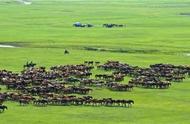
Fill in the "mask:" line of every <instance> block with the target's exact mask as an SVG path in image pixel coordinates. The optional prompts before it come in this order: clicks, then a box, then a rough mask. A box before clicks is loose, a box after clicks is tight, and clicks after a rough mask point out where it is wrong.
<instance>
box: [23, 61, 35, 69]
mask: <svg viewBox="0 0 190 124" xmlns="http://www.w3.org/2000/svg"><path fill="white" fill-rule="evenodd" d="M34 66H36V63H33V62H32V61H31V62H28V61H27V62H26V64H25V65H24V66H23V67H24V68H33V67H34Z"/></svg>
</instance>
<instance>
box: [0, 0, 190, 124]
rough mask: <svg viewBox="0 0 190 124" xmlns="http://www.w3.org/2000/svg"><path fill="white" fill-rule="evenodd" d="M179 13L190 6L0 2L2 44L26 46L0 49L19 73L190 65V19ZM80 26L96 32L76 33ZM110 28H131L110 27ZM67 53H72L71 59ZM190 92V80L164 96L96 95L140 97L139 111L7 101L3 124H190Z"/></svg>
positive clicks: (146, 0) (125, 0)
mask: <svg viewBox="0 0 190 124" xmlns="http://www.w3.org/2000/svg"><path fill="white" fill-rule="evenodd" d="M7 1H12V2H10V3H6V2H7ZM180 13H190V0H183V1H182V0H151V1H150V0H98V1H97V0H96V1H95V0H56V1H55V0H33V4H32V5H29V6H24V5H21V4H18V3H17V2H13V0H0V43H2V44H13V45H16V46H19V47H20V48H13V49H9V48H0V69H9V70H13V71H17V72H19V71H20V70H21V69H22V65H23V64H24V63H25V62H26V61H29V60H33V61H34V62H37V63H38V65H39V66H46V67H50V66H52V65H60V64H79V63H83V61H84V60H94V61H101V62H102V63H103V62H106V61H107V60H119V61H121V62H125V63H129V64H131V65H138V66H142V67H148V66H149V65H150V64H155V63H171V64H176V65H179V64H184V65H189V64H190V57H188V56H186V54H187V53H190V49H189V48H190V36H189V34H190V30H189V26H190V21H189V20H190V16H188V15H180ZM76 21H81V22H84V23H92V24H95V25H96V27H95V28H84V29H80V28H74V27H72V24H73V23H74V22H76ZM103 23H119V24H127V27H126V28H114V29H105V28H102V27H101V24H103ZM65 48H66V49H68V50H69V51H70V53H71V54H70V55H64V49H65ZM86 48H90V49H95V50H94V51H91V50H87V49H86ZM93 72H95V73H102V71H100V70H94V71H93ZM4 90H5V88H3V91H4ZM189 91H190V79H186V80H185V81H184V82H182V83H174V84H173V85H172V86H171V88H170V89H165V90H158V89H157V90H156V89H141V88H135V89H134V90H133V91H132V92H111V91H109V90H107V89H95V90H94V91H93V92H92V93H91V94H90V95H92V96H94V97H96V98H103V97H113V98H115V99H122V98H126V99H133V100H134V101H135V105H134V106H133V108H121V107H90V106H48V107H45V108H43V107H34V106H32V105H30V106H26V107H20V106H19V105H18V103H13V102H7V103H5V104H6V105H7V106H8V107H9V110H8V111H6V112H5V113H1V114H0V116H1V117H0V118H1V119H0V124H1V123H2V124H9V123H15V124H25V123H27V124H38V123H39V124H59V123H60V124H62V123H64V124H70V123H77V124H96V123H97V124H105V123H108V124H115V123H118V124H126V123H129V124H152V123H155V124H171V123H172V124H189V123H190V119H189V113H190V108H189V106H190V93H189Z"/></svg>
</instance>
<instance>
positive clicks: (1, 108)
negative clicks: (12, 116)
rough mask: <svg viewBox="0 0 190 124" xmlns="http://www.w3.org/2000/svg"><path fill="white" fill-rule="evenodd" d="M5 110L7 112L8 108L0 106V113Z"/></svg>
mask: <svg viewBox="0 0 190 124" xmlns="http://www.w3.org/2000/svg"><path fill="white" fill-rule="evenodd" d="M5 109H6V110H7V109H8V107H7V106H5V105H0V111H1V112H4V111H5Z"/></svg>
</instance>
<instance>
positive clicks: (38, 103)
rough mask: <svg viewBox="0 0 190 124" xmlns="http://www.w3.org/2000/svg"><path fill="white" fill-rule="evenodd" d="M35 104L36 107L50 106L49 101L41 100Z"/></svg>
mask: <svg viewBox="0 0 190 124" xmlns="http://www.w3.org/2000/svg"><path fill="white" fill-rule="evenodd" d="M33 103H34V104H35V105H41V106H46V105H47V104H48V100H46V99H39V100H35V101H34V102H33Z"/></svg>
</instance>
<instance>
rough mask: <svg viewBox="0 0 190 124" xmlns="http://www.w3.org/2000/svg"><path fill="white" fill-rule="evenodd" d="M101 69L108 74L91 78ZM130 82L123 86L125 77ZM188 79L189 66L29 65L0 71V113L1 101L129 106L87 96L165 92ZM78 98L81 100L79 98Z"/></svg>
mask: <svg viewBox="0 0 190 124" xmlns="http://www.w3.org/2000/svg"><path fill="white" fill-rule="evenodd" d="M94 68H96V69H102V70H105V71H109V72H111V73H110V74H92V70H93V69H94ZM126 76H128V77H130V78H131V80H130V81H129V82H126V83H123V82H125V77H126ZM188 76H190V67H189V66H183V65H179V66H175V65H172V64H155V65H150V67H149V68H141V67H138V66H132V65H129V64H123V63H120V62H119V61H107V62H106V63H105V64H102V65H101V64H100V62H94V61H85V62H84V64H80V65H60V66H52V67H50V69H49V70H47V69H46V68H45V67H36V64H34V63H32V62H30V63H27V64H26V65H24V69H23V70H22V71H21V72H20V73H15V72H12V71H8V70H0V85H4V86H6V88H7V92H1V93H0V111H1V110H2V111H4V110H5V109H7V107H6V106H4V105H3V102H4V101H15V102H18V103H19V104H20V105H27V104H29V103H33V104H34V105H37V106H46V105H91V106H99V105H101V106H123V107H124V106H125V107H126V106H128V107H130V106H132V104H134V101H133V100H130V99H112V98H101V99H97V98H93V97H92V96H90V95H89V94H90V93H91V92H93V89H94V87H98V88H107V89H109V90H111V91H122V92H125V91H126V92H130V91H132V90H133V88H134V87H141V88H155V89H166V88H169V87H170V86H171V84H172V82H181V81H183V79H185V78H186V77H188ZM79 96H80V97H79Z"/></svg>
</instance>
